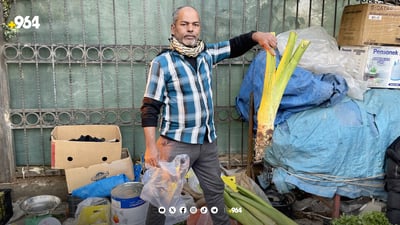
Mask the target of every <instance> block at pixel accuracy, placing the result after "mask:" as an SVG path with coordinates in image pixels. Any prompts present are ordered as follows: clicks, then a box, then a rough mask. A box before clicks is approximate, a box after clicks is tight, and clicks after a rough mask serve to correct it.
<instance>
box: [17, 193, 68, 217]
mask: <svg viewBox="0 0 400 225" xmlns="http://www.w3.org/2000/svg"><path fill="white" fill-rule="evenodd" d="M60 203H61V199H60V198H59V197H57V196H54V195H38V196H34V197H30V198H28V199H25V200H24V201H22V202H21V204H20V207H21V209H22V210H23V211H24V212H25V213H27V214H30V215H37V216H40V215H47V214H50V213H51V212H52V211H53V210H54V209H56V208H57V207H58V206H59V205H60Z"/></svg>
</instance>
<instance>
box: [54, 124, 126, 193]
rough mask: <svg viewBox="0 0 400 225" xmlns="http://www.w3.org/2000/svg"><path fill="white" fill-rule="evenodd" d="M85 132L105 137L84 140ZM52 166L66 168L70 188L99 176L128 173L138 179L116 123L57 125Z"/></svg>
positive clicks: (70, 189)
mask: <svg viewBox="0 0 400 225" xmlns="http://www.w3.org/2000/svg"><path fill="white" fill-rule="evenodd" d="M82 136H90V137H92V138H97V139H104V140H101V141H84V140H80V137H82ZM51 167H52V168H53V169H64V170H65V177H66V181H67V187H68V192H69V193H71V192H72V191H73V190H74V189H76V188H80V187H82V186H84V185H87V184H90V183H92V182H95V181H97V180H99V179H102V178H106V177H110V176H115V175H119V174H125V175H126V176H127V177H128V178H129V179H130V180H134V173H133V162H132V159H131V156H130V155H129V151H128V150H127V149H126V148H122V140H121V132H120V130H119V127H118V126H115V125H77V126H72V125H71V126H57V127H55V128H54V129H53V131H52V132H51Z"/></svg>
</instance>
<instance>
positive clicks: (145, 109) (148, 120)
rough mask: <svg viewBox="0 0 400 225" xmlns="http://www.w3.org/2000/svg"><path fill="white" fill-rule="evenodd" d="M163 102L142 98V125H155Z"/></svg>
mask: <svg viewBox="0 0 400 225" xmlns="http://www.w3.org/2000/svg"><path fill="white" fill-rule="evenodd" d="M162 105H163V103H162V102H159V101H157V100H154V99H151V98H146V97H144V98H143V104H142V107H141V108H140V112H141V118H142V127H156V126H157V124H158V116H159V115H160V111H161V110H160V109H161V107H162Z"/></svg>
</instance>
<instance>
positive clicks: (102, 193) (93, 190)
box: [71, 174, 130, 199]
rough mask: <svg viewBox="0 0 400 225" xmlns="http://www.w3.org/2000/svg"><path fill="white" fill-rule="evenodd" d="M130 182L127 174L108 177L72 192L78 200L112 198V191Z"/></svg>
mask: <svg viewBox="0 0 400 225" xmlns="http://www.w3.org/2000/svg"><path fill="white" fill-rule="evenodd" d="M128 181H130V180H129V178H128V177H127V176H126V175H125V174H120V175H116V176H111V177H107V178H104V179H101V180H98V181H96V182H93V183H90V184H87V185H85V186H82V187H80V188H77V189H74V190H72V193H71V194H72V196H74V197H78V198H82V199H85V198H89V197H100V198H102V197H110V196H111V190H112V189H113V188H114V187H115V186H117V185H119V184H123V183H126V182H128Z"/></svg>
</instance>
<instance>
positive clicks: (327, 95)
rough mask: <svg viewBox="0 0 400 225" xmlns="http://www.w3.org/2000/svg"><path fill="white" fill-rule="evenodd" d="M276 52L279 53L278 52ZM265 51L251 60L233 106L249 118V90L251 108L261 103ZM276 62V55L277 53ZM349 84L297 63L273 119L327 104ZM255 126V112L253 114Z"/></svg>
mask: <svg viewBox="0 0 400 225" xmlns="http://www.w3.org/2000/svg"><path fill="white" fill-rule="evenodd" d="M277 56H279V54H277ZM265 58H266V54H265V51H261V52H260V53H259V54H258V55H257V56H256V57H255V58H254V60H253V62H252V63H251V64H250V66H249V69H248V70H247V73H246V75H245V77H244V79H243V82H242V85H241V87H240V90H239V94H238V96H237V97H236V109H237V111H238V112H239V114H240V115H241V117H242V118H243V119H244V120H246V121H248V119H249V105H250V93H253V96H254V112H257V109H258V107H259V105H260V100H261V94H262V88H263V82H264V71H265ZM276 59H277V61H276V63H277V65H278V63H279V59H280V58H279V57H276ZM347 90H348V87H347V84H346V81H345V79H344V78H343V77H341V76H337V75H335V74H314V73H312V72H310V71H308V70H305V69H303V68H301V67H296V69H295V71H294V72H293V74H292V77H291V78H290V80H289V82H288V84H287V87H286V89H285V92H284V94H283V97H282V100H281V104H280V106H279V110H278V113H277V116H276V119H275V124H279V123H281V122H283V121H285V120H286V119H287V118H289V117H290V115H292V114H293V113H296V112H300V111H303V110H306V109H310V108H313V107H315V106H321V107H328V106H331V105H333V104H335V103H337V102H339V101H340V100H341V99H343V97H344V96H346V93H347ZM254 122H255V126H256V124H257V114H256V113H255V115H254Z"/></svg>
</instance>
